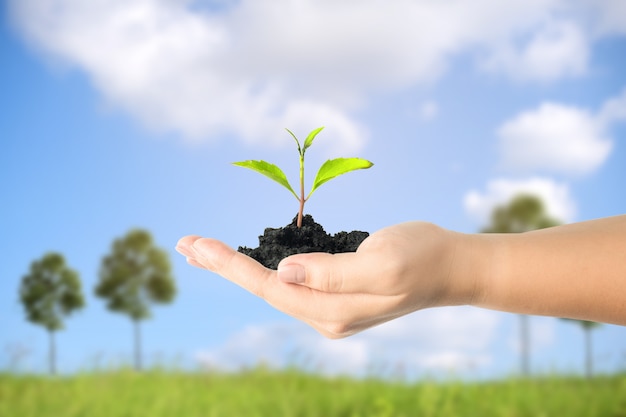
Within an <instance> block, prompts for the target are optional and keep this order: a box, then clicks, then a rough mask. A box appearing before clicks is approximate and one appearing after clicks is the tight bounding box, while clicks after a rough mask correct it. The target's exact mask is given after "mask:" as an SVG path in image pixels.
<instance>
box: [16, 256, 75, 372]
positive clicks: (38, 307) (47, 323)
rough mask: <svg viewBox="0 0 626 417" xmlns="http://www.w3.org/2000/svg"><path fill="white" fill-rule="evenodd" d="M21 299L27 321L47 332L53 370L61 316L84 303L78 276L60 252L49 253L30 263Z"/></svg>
mask: <svg viewBox="0 0 626 417" xmlns="http://www.w3.org/2000/svg"><path fill="white" fill-rule="evenodd" d="M20 300H21V301H22V304H23V305H24V309H25V310H26V317H27V319H28V321H30V322H32V323H35V324H39V325H41V326H43V327H45V328H46V329H47V330H48V333H49V335H50V347H49V366H50V373H51V374H53V375H54V374H55V373H56V346H55V340H54V332H56V331H57V330H60V329H62V328H63V317H64V316H67V315H70V314H71V313H72V312H73V311H74V310H78V309H80V308H82V307H83V306H84V305H85V300H84V298H83V294H82V291H81V283H80V278H79V275H78V273H77V272H76V271H74V270H72V269H70V268H69V267H68V266H67V265H66V264H65V259H64V258H63V255H61V254H58V253H48V254H46V255H44V257H43V258H41V260H39V261H34V262H33V263H32V264H31V265H30V273H29V274H28V275H25V276H24V277H23V278H22V282H21V285H20Z"/></svg>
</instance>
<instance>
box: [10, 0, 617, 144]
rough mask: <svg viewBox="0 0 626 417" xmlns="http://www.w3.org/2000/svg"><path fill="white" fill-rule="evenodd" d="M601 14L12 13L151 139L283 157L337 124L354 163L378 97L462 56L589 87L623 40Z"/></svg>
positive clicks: (311, 5) (166, 1)
mask: <svg viewBox="0 0 626 417" xmlns="http://www.w3.org/2000/svg"><path fill="white" fill-rule="evenodd" d="M588 3H589V4H587V3H583V6H584V7H583V6H581V7H580V8H573V7H571V6H567V7H566V5H567V4H568V3H567V2H563V1H561V0H516V1H512V2H506V3H504V2H500V1H497V0H480V1H477V2H471V3H468V2H461V1H453V2H421V1H414V0H398V1H395V2H393V3H389V2H386V1H384V0H367V1H359V2H357V1H342V2H336V1H331V0H323V1H319V0H315V1H314V0H301V1H293V0H277V1H273V2H261V1H258V0H242V1H192V0H177V1H170V0H134V1H118V0H94V1H89V2H85V1H81V0H49V1H40V0H10V1H9V8H10V11H11V15H12V17H13V20H14V22H15V24H16V26H17V27H18V28H19V30H20V31H21V32H22V33H23V34H24V35H25V37H26V38H28V39H29V40H30V41H31V42H32V43H33V44H34V45H35V47H36V48H38V49H39V50H41V51H43V52H44V53H45V54H47V55H48V56H49V57H51V59H53V60H54V61H56V62H61V63H63V64H64V65H69V66H70V67H75V68H78V69H80V70H81V71H84V72H85V73H86V74H87V75H88V77H89V78H90V80H91V81H92V83H93V85H94V86H95V87H96V88H97V89H98V90H99V91H100V92H101V94H102V95H103V96H104V97H105V99H106V100H107V101H108V102H109V103H111V104H112V105H113V106H115V107H117V108H121V109H123V110H125V111H127V112H129V113H130V114H132V115H133V116H135V117H136V118H138V119H139V120H141V121H142V122H143V123H144V124H145V125H147V126H149V127H150V128H153V129H158V130H175V131H178V132H181V133H182V134H183V135H184V136H186V137H188V138H191V139H196V140H199V139H206V138H211V137H217V136H223V135H222V134H224V133H227V134H234V135H236V136H237V137H240V138H242V139H243V140H245V141H249V142H258V141H264V142H265V143H274V142H276V141H280V140H284V141H285V142H288V140H289V138H288V137H287V138H283V137H282V136H281V135H278V137H277V135H276V134H275V132H277V131H279V129H282V128H283V127H285V126H289V127H290V128H293V129H294V130H296V131H308V130H310V128H311V126H318V125H322V124H326V125H328V126H329V130H330V131H331V133H332V136H333V137H336V138H337V142H336V143H337V146H339V147H342V148H345V149H350V150H352V149H357V148H359V147H360V146H361V145H362V144H363V141H364V139H365V138H366V137H367V132H366V129H365V128H364V126H363V125H361V124H360V123H359V122H358V121H357V120H356V118H355V116H354V114H355V112H356V111H358V110H359V109H360V108H361V107H362V106H365V105H367V104H368V101H367V98H368V93H370V92H375V91H381V90H385V91H388V90H390V89H391V90H393V89H399V88H403V87H406V86H409V85H414V84H419V83H428V82H431V81H433V80H436V79H437V78H438V77H440V76H441V74H442V73H443V72H444V71H445V69H446V65H447V62H448V60H449V59H450V57H452V56H454V55H455V54H459V53H466V52H468V51H469V52H470V53H474V52H475V51H480V54H481V58H480V59H481V60H485V61H486V62H487V64H488V65H487V66H488V67H489V68H490V69H491V70H495V71H502V72H505V73H509V74H511V75H512V76H513V77H516V78H520V77H521V78H525V79H540V80H544V79H556V78H558V77H561V76H571V75H578V74H582V73H584V72H585V70H586V66H587V58H588V53H587V50H588V46H589V42H590V39H592V36H596V37H597V36H601V35H602V34H603V33H608V32H611V31H613V32H614V31H615V30H617V29H616V27H618V25H617V23H615V21H614V19H615V18H612V19H613V20H611V16H612V14H610V13H607V12H606V10H609V9H610V10H614V9H619V8H620V7H621V6H619V3H615V2H610V1H608V0H607V1H604V2H602V3H599V5H598V6H594V5H593V4H592V3H591V2H588ZM557 15H558V16H559V18H558V19H557V18H556V17H555V16H557ZM588 16H598V17H597V19H588ZM347 22H349V24H347ZM594 22H596V23H594ZM618 23H619V22H618Z"/></svg>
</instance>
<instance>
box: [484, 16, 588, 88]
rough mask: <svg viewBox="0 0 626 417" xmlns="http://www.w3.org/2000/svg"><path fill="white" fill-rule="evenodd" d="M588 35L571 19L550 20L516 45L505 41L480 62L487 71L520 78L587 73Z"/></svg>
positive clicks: (550, 78) (542, 77)
mask: <svg viewBox="0 0 626 417" xmlns="http://www.w3.org/2000/svg"><path fill="white" fill-rule="evenodd" d="M588 42H589V39H588V38H587V37H586V36H585V34H584V33H583V32H582V30H581V28H580V27H579V26H577V25H576V24H574V23H572V22H559V21H556V22H550V23H549V24H546V25H545V26H544V27H541V28H539V29H538V30H537V32H535V33H533V34H532V35H531V37H530V39H529V40H528V41H527V42H525V43H521V45H516V42H515V41H512V42H505V43H503V45H502V46H500V47H498V48H495V50H494V52H493V53H492V54H491V55H490V56H489V57H488V58H487V59H485V61H484V62H483V64H482V65H483V67H484V68H485V69H487V70H490V71H504V72H505V73H507V74H510V75H511V76H512V77H513V78H516V79H519V80H539V81H554V80H557V79H560V78H563V77H567V76H580V75H583V74H585V73H586V71H587V65H588V60H589V43H588Z"/></svg>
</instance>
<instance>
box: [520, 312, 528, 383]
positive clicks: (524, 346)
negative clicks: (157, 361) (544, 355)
mask: <svg viewBox="0 0 626 417" xmlns="http://www.w3.org/2000/svg"><path fill="white" fill-rule="evenodd" d="M519 318H520V322H519V324H520V327H519V328H520V355H521V356H520V359H521V370H522V375H523V376H524V377H528V376H530V329H529V323H528V316H526V315H524V314H521V315H520V316H519Z"/></svg>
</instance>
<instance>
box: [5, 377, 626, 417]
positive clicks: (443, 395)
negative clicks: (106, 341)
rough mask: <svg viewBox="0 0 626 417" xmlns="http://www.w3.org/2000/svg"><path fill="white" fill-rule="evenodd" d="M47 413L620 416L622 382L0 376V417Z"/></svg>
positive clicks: (108, 416)
mask: <svg viewBox="0 0 626 417" xmlns="http://www.w3.org/2000/svg"><path fill="white" fill-rule="evenodd" d="M48 416H54V417H79V416H80V417H137V416H146V417H147V416H149V417H161V416H162V417H205V416H206V417H209V416H215V417H217V416H228V417H233V416H245V417H254V416H272V417H275V416H324V417H330V416H345V417H358V416H376V417H384V416H389V417H391V416H481V417H488V416H503V417H504V416H506V417H518V416H520V417H521V416H533V417H544V416H559V417H562V416H568V417H572V416H602V417H626V375H621V376H610V377H597V378H594V379H592V380H589V381H588V380H585V379H582V378H574V377H556V376H555V377H548V378H540V379H532V380H522V379H508V380H502V381H497V382H474V383H462V382H442V383H437V382H427V381H421V382H415V383H401V382H389V381H382V380H376V379H365V380H359V379H350V378H325V377H322V376H316V375H309V374H305V373H302V372H297V371H283V372H271V371H267V370H263V369H257V370H254V371H249V372H242V373H238V374H225V375H224V374H213V373H177V372H165V371H148V372H145V373H135V372H132V371H123V370H122V371H114V372H102V373H84V374H79V375H74V376H69V377H55V378H50V377H46V376H27V375H10V374H0V417H48Z"/></svg>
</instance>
